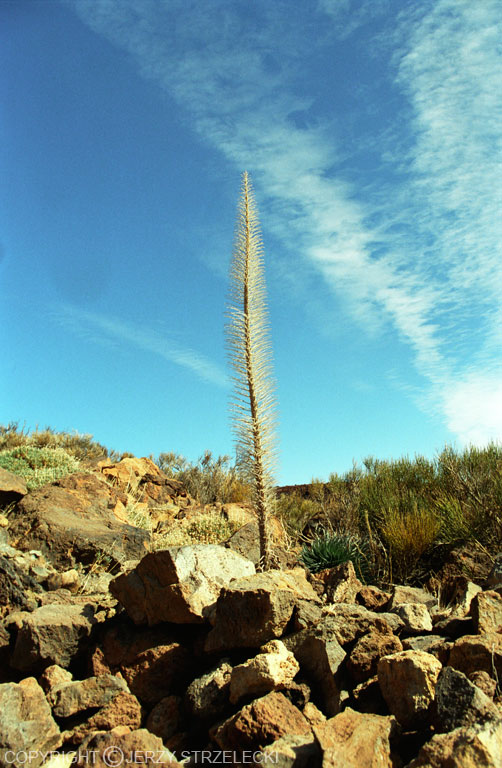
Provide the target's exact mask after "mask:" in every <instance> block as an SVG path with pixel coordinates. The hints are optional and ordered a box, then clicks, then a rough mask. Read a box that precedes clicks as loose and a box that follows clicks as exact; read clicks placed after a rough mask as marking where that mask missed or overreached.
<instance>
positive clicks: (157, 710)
mask: <svg viewBox="0 0 502 768" xmlns="http://www.w3.org/2000/svg"><path fill="white" fill-rule="evenodd" d="M183 720H184V718H183V713H182V709H181V697H180V696H166V697H165V698H163V699H161V700H160V701H159V703H158V704H156V705H155V706H154V708H153V709H152V711H151V712H150V714H149V715H148V718H147V721H146V727H147V728H148V730H149V731H151V733H154V734H155V736H158V737H159V738H160V739H162V741H164V742H167V741H168V739H170V738H171V737H172V736H174V734H175V733H177V732H178V731H179V730H180V729H181V727H182V723H183Z"/></svg>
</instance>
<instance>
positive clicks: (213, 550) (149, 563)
mask: <svg viewBox="0 0 502 768" xmlns="http://www.w3.org/2000/svg"><path fill="white" fill-rule="evenodd" d="M254 573H255V567H254V565H253V564H252V563H251V562H250V561H249V560H247V559H246V558H244V557H242V556H241V555H238V554H236V553H235V552H232V551H231V550H228V549H225V548H224V547H221V546H219V545H217V544H196V545H193V546H185V547H171V548H170V549H165V550H162V551H159V552H151V553H150V554H148V555H146V557H144V558H143V559H142V560H141V562H140V563H139V564H138V565H137V566H136V568H135V569H134V570H132V571H130V572H129V573H124V574H121V575H120V576H118V577H117V578H116V579H114V580H113V581H112V582H110V592H111V593H112V594H113V595H114V597H116V598H117V600H118V601H119V602H120V603H121V604H122V605H123V606H124V608H125V609H126V611H127V613H128V615H129V616H130V617H131V619H132V620H133V621H134V623H135V624H149V625H150V626H152V625H154V624H159V623H161V622H164V621H170V622H173V623H175V624H195V623H202V622H204V621H205V619H206V617H207V615H208V614H209V612H210V609H211V608H212V606H213V605H214V603H215V602H216V599H217V598H218V595H219V594H220V591H221V588H222V587H224V586H227V585H228V584H230V582H231V581H232V580H233V579H237V578H239V577H243V576H250V575H251V574H254Z"/></svg>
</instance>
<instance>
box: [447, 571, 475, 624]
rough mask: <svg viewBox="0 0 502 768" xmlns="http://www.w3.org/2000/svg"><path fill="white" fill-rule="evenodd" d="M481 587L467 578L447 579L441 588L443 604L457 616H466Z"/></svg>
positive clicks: (459, 576) (453, 577)
mask: <svg viewBox="0 0 502 768" xmlns="http://www.w3.org/2000/svg"><path fill="white" fill-rule="evenodd" d="M478 592H481V587H480V586H479V585H478V584H475V583H474V582H473V581H469V579H468V578H467V577H466V576H461V575H457V576H452V577H450V578H449V579H446V580H445V582H444V583H443V585H442V588H441V602H442V603H443V605H448V606H450V608H451V609H452V611H453V613H454V614H455V616H466V615H467V614H468V613H469V608H470V606H471V602H472V599H473V597H474V596H475V595H477V593H478Z"/></svg>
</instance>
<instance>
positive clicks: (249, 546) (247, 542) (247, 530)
mask: <svg viewBox="0 0 502 768" xmlns="http://www.w3.org/2000/svg"><path fill="white" fill-rule="evenodd" d="M223 546H224V547H228V549H231V550H232V552H237V554H239V555H242V556H243V557H247V558H248V560H251V562H252V563H253V564H254V565H255V566H257V565H258V563H259V562H260V557H261V552H260V532H259V529H258V523H257V522H256V521H255V520H250V521H249V522H248V523H246V524H245V525H243V526H241V527H240V528H238V529H237V530H236V531H234V533H232V535H231V536H229V537H228V539H227V540H226V541H224V542H223Z"/></svg>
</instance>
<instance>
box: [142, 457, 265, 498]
mask: <svg viewBox="0 0 502 768" xmlns="http://www.w3.org/2000/svg"><path fill="white" fill-rule="evenodd" d="M155 463H156V464H157V466H159V467H160V469H162V470H163V471H164V472H165V473H166V474H167V475H169V477H172V478H175V479H176V480H179V481H180V482H181V483H182V484H183V486H184V487H185V489H186V490H187V491H188V493H189V494H190V495H191V496H193V497H194V498H196V499H197V500H198V501H199V502H200V503H201V504H214V503H215V502H220V503H221V504H227V503H229V502H235V503H237V504H238V503H242V502H247V501H249V500H250V499H251V496H252V489H251V486H250V485H249V483H248V482H247V478H246V477H245V476H244V475H243V473H242V472H241V471H240V469H239V467H238V466H237V465H231V464H230V457H229V456H218V458H217V459H215V458H213V455H212V453H211V451H206V452H205V453H204V454H203V455H202V456H201V457H200V458H199V459H198V461H197V463H196V464H191V463H190V462H189V461H187V459H185V458H184V457H183V456H180V455H179V454H176V453H161V454H160V456H159V457H158V458H157V459H156V460H155Z"/></svg>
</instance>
